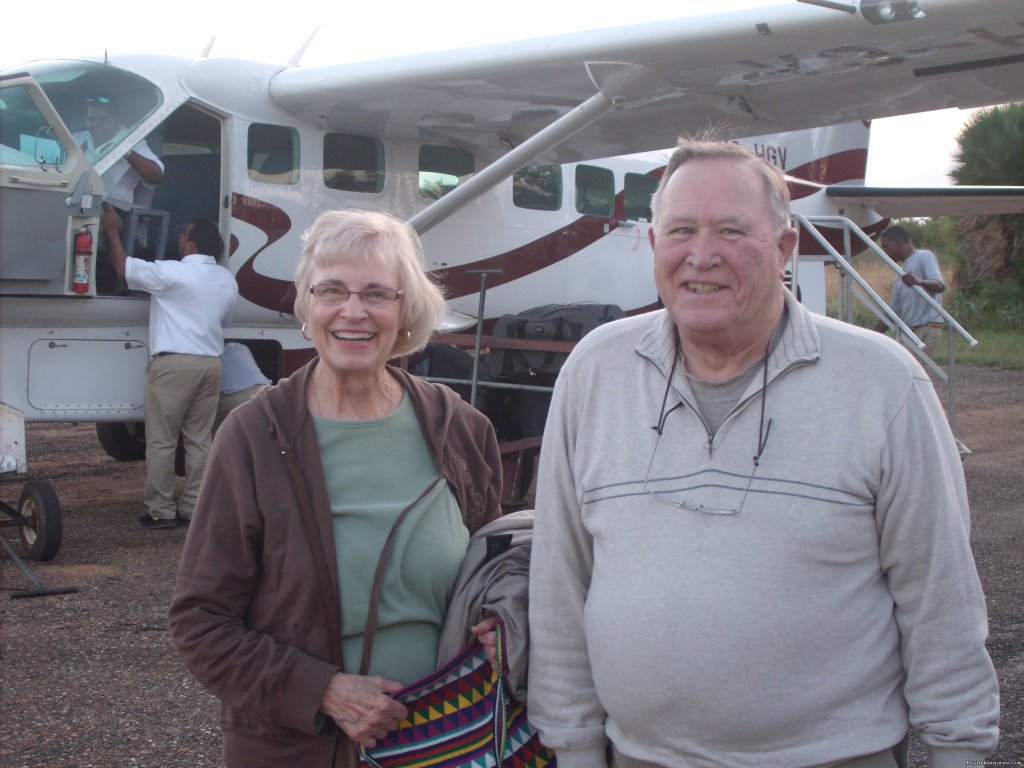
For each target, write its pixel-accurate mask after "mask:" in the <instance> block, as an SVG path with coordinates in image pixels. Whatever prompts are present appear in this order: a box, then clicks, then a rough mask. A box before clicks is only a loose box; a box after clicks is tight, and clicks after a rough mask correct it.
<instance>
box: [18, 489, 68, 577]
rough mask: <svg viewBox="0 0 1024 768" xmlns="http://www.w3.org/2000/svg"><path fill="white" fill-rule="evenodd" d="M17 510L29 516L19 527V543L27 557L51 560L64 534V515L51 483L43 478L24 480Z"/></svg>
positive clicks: (29, 558) (24, 515)
mask: <svg viewBox="0 0 1024 768" xmlns="http://www.w3.org/2000/svg"><path fill="white" fill-rule="evenodd" d="M18 512H19V514H21V515H22V516H23V517H26V518H28V522H27V523H26V524H25V525H22V526H20V527H19V530H20V531H21V543H22V545H23V546H24V548H25V557H26V558H27V559H28V560H51V559H52V558H53V557H54V556H55V555H56V554H57V551H58V550H59V549H60V541H61V538H62V537H63V536H64V518H63V516H62V513H61V509H60V500H59V499H58V498H57V494H56V493H55V492H54V490H53V486H51V485H50V484H49V483H47V482H46V481H45V480H33V481H31V482H28V483H25V487H24V488H22V490H21V499H19V501H18Z"/></svg>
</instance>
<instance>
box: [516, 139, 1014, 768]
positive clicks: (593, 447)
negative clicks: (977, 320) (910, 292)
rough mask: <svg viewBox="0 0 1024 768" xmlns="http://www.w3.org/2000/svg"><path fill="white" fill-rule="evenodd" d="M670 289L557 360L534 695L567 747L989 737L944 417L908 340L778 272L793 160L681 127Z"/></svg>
mask: <svg viewBox="0 0 1024 768" xmlns="http://www.w3.org/2000/svg"><path fill="white" fill-rule="evenodd" d="M653 204H654V205H653V208H654V224H653V226H652V230H651V233H650V240H651V243H652V246H653V248H654V264H655V278H656V281H657V287H658V292H659V294H660V296H661V299H662V301H663V302H664V304H665V309H663V310H660V311H657V312H652V313H649V314H646V315H642V316H639V317H633V318H628V319H625V320H620V321H617V322H615V323H610V324H608V325H605V326H602V327H601V328H599V329H598V330H596V331H594V332H593V333H591V334H590V335H589V336H587V337H586V338H585V339H584V340H583V341H582V342H581V343H580V344H579V346H578V347H577V348H576V350H575V351H574V352H573V354H572V355H571V356H570V358H569V360H568V362H567V363H566V365H565V367H564V368H563V369H562V372H561V374H560V377H559V380H558V383H557V385H556V388H555V395H554V399H553V403H552V408H551V413H550V415H549V418H548V422H547V428H546V431H545V434H544V447H543V450H542V455H541V462H540V474H539V485H538V491H537V504H536V507H537V510H536V520H535V528H534V542H533V558H532V566H531V579H530V632H531V649H530V664H529V667H530V679H529V697H530V698H529V706H530V719H531V721H532V722H534V724H535V725H536V726H537V727H538V728H539V730H540V734H541V738H542V740H543V741H544V742H545V743H546V744H548V745H549V746H551V747H552V748H553V749H554V750H555V752H556V754H557V757H558V762H559V766H560V768H576V767H577V766H588V767H589V766H595V765H614V766H626V767H628V768H633V767H635V766H644V767H647V766H701V767H702V768H708V767H710V766H723V767H724V766H729V767H730V768H734V767H736V766H751V767H755V766H756V767H761V766H785V768H800V767H803V766H828V767H829V768H834V767H837V766H843V768H853V767H854V766H856V768H869V767H870V768H882V767H885V768H892V767H893V766H896V765H897V764H898V763H897V757H898V756H899V757H902V756H904V755H905V746H904V747H903V748H902V749H901V745H902V744H903V742H904V740H905V737H906V735H907V732H908V729H909V728H910V727H911V726H912V727H914V728H916V729H918V731H919V732H920V736H921V739H922V741H923V742H924V744H925V745H926V747H927V750H928V755H929V759H930V765H931V766H933V767H938V766H942V767H944V768H951V767H952V766H964V765H965V764H966V763H967V761H968V760H972V759H978V758H981V757H982V756H983V755H985V754H986V753H988V752H990V751H991V750H992V749H994V748H995V745H996V740H997V737H998V728H997V722H998V708H999V704H998V691H997V685H996V679H995V673H994V670H993V667H992V663H991V660H990V659H989V657H988V655H987V653H986V650H985V638H986V634H987V620H986V614H985V602H984V597H983V595H982V592H981V586H980V584H979V580H978V576H977V572H976V570H975V566H974V561H973V558H972V555H971V549H970V544H969V542H968V527H969V520H968V506H967V496H966V491H965V486H964V478H963V472H962V469H961V465H960V461H959V458H958V456H957V450H956V446H955V444H954V442H953V436H952V435H951V434H950V432H949V428H948V426H947V424H946V419H945V417H944V415H943V413H942V409H941V407H940V405H939V402H938V400H937V398H936V396H935V392H934V390H933V388H932V385H931V382H930V381H929V379H928V377H927V375H925V373H924V371H923V370H922V369H921V367H920V366H919V365H918V364H917V362H916V361H915V360H914V359H913V358H912V356H911V355H910V354H909V353H908V352H907V351H906V350H904V349H903V348H902V347H900V345H898V344H896V343H894V342H893V341H891V340H889V339H885V338H883V337H881V336H879V335H878V334H875V333H872V332H870V331H867V330H862V329H858V328H855V327H853V326H850V325H846V324H842V323H839V322H837V321H833V320H830V319H828V318H825V317H821V316H818V315H814V314H811V313H810V312H808V311H807V310H806V309H804V308H803V307H802V306H801V305H800V304H799V303H798V302H797V301H796V300H795V299H794V297H793V296H792V294H790V293H789V292H788V291H787V290H785V288H784V287H783V282H782V278H783V274H784V268H785V265H786V263H787V261H788V260H789V259H790V256H791V255H792V253H793V249H794V247H795V245H796V241H797V234H796V232H795V231H794V230H793V229H792V228H791V227H790V225H789V195H788V191H787V188H786V184H785V182H784V180H783V178H782V176H781V175H780V174H779V173H778V172H777V171H776V170H774V169H773V168H772V167H771V166H769V165H767V164H766V163H764V162H762V161H761V160H759V159H758V158H756V157H754V156H753V155H751V154H750V153H749V152H747V151H746V150H744V149H743V148H741V147H740V146H739V145H735V144H717V143H683V144H681V145H680V146H679V148H677V150H676V152H675V154H674V155H673V156H672V159H671V160H670V162H669V164H668V167H667V168H666V170H665V173H664V176H663V178H662V180H661V184H660V186H659V189H658V191H657V192H656V194H655V196H654V201H653Z"/></svg>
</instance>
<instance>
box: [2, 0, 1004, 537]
mask: <svg viewBox="0 0 1024 768" xmlns="http://www.w3.org/2000/svg"><path fill="white" fill-rule="evenodd" d="M300 58H301V51H300V52H299V53H297V54H296V56H295V57H293V59H292V60H291V61H290V62H288V64H286V65H283V66H282V65H274V64H263V63H255V62H250V61H240V60H234V59H216V58H202V59H199V60H186V59H180V58H174V57H167V56H152V55H138V56H124V57H120V56H119V57H111V58H109V59H108V58H107V57H103V58H98V59H97V58H75V59H64V60H45V61H35V62H31V63H28V64H25V65H23V66H18V67H14V68H10V69H8V70H6V71H4V72H2V73H0V221H2V227H0V254H2V255H0V297H2V300H0V349H2V354H3V364H2V366H0V401H2V403H3V404H4V409H5V413H6V414H10V419H11V420H12V421H13V422H14V423H15V425H16V427H20V429H21V430H22V434H23V430H24V422H25V421H30V422H31V421H69V422H96V423H97V425H98V431H99V435H100V438H101V442H102V443H103V445H104V447H105V448H106V449H107V450H108V452H110V453H111V454H112V455H115V456H116V457H119V458H138V457H141V455H142V454H141V447H142V445H143V443H142V442H141V441H140V440H139V435H138V433H137V431H135V430H134V429H133V428H130V427H126V426H125V425H133V424H138V423H140V422H141V421H142V418H143V405H142V402H143V398H142V395H143V387H144V379H145V376H144V370H145V367H146V364H147V362H148V359H149V350H148V334H147V318H148V298H147V297H146V296H145V295H144V294H132V293H129V292H127V291H126V290H125V289H124V286H123V285H119V284H118V282H117V281H116V280H115V279H114V276H113V274H112V272H111V271H110V270H109V264H108V263H107V261H106V259H105V258H103V257H100V258H98V253H97V245H98V243H97V241H98V237H97V232H98V226H97V223H98V218H99V215H100V213H101V203H102V201H103V196H104V193H105V191H106V190H105V189H104V186H103V182H102V179H101V174H102V173H103V172H104V171H106V170H108V169H109V168H110V167H111V166H112V165H114V164H115V163H116V162H118V161H119V160H121V159H122V158H123V157H124V155H125V154H126V153H127V152H128V151H129V150H130V149H131V147H132V146H134V145H135V144H136V143H137V142H138V141H139V140H141V139H143V138H145V137H148V140H149V142H150V144H151V145H152V146H153V148H154V149H155V150H156V151H157V152H158V153H159V155H160V156H161V158H162V160H163V162H164V164H165V178H164V181H163V183H162V184H160V185H159V186H158V187H156V189H155V191H154V194H153V199H152V200H151V201H146V202H145V203H144V204H141V205H140V204H139V202H140V201H139V200H136V205H135V206H134V208H133V210H132V213H133V215H132V217H131V226H130V227H129V228H128V229H129V231H128V235H127V237H126V240H127V243H128V245H129V247H130V248H138V252H137V254H136V255H140V256H143V257H146V258H163V257H165V256H168V257H172V256H173V255H174V254H173V250H174V238H173V237H168V232H169V231H170V232H173V231H174V228H176V227H179V226H182V225H184V224H186V223H187V222H188V221H190V220H191V219H192V218H194V217H196V216H202V217H206V218H209V219H211V220H213V221H215V222H217V223H218V224H219V227H220V230H221V232H222V234H223V235H224V238H225V241H227V242H228V243H229V249H228V250H229V253H227V254H225V255H224V257H223V263H224V264H225V265H226V266H228V267H229V268H230V269H231V270H232V272H233V273H234V274H235V276H236V278H237V280H238V285H239V290H240V302H239V307H238V310H237V311H236V313H235V316H234V319H233V322H232V325H231V327H230V328H228V329H227V332H226V336H227V337H228V338H231V339H235V340H240V341H244V342H245V343H247V344H248V345H249V346H250V347H251V348H252V349H253V350H254V353H255V355H256V357H257V360H258V361H259V362H260V364H261V366H262V367H263V368H264V369H265V371H266V372H267V373H268V374H269V375H271V376H272V377H273V378H277V377H278V376H281V375H285V374H287V373H289V372H291V371H292V370H294V369H295V368H297V367H298V366H299V365H301V364H302V363H304V362H305V361H306V360H307V359H309V357H310V356H311V355H312V354H313V351H312V349H311V348H310V346H309V344H308V342H306V341H305V340H304V339H303V338H302V337H301V335H300V334H299V330H298V324H297V323H296V321H295V319H294V317H293V316H292V315H291V311H292V300H293V297H294V292H293V288H292V282H291V280H292V275H293V271H294V267H295V264H296V261H297V258H298V254H299V251H300V247H301V241H300V236H301V234H302V232H303V231H305V229H306V228H307V227H308V226H309V225H310V224H311V223H312V221H313V219H314V218H315V217H316V215H317V214H318V213H320V212H321V211H323V210H325V209H331V208H342V207H357V208H366V209H380V210H387V211H391V212H393V213H395V214H397V215H399V216H403V217H405V218H407V219H409V221H410V222H411V223H412V224H413V226H415V227H416V229H417V230H418V231H419V232H420V233H421V235H422V237H423V241H424V246H425V251H426V255H427V262H428V267H429V268H430V269H431V270H433V271H435V272H436V273H438V274H439V275H440V276H441V277H442V280H443V283H444V285H445V287H446V289H447V293H448V298H449V313H448V317H447V319H446V322H445V325H444V327H443V328H442V329H440V330H441V331H442V332H451V331H456V330H461V329H465V328H468V327H471V326H473V325H475V324H476V323H477V320H478V319H480V320H483V321H484V322H483V323H481V324H480V326H479V327H481V328H486V329H487V330H488V331H489V330H490V329H491V328H492V326H493V321H494V320H495V319H496V318H499V317H500V316H502V315H505V314H510V313H513V314H514V313H518V312H521V311H522V310H524V309H527V308H529V307H534V306H537V305H542V304H552V303H554V304H570V303H577V302H595V303H598V304H614V305H617V306H618V307H621V308H622V309H623V310H624V311H625V312H627V313H636V312H642V311H645V310H647V309H650V308H652V307H654V306H656V302H657V296H656V294H655V290H654V283H653V278H652V263H651V254H650V252H649V248H648V246H647V243H646V240H647V227H648V226H649V221H650V212H649V205H648V203H649V196H650V193H651V191H652V189H653V187H654V185H655V184H656V180H657V176H658V173H659V169H660V168H661V167H662V166H663V165H664V158H665V155H664V153H663V152H661V153H659V152H658V151H659V150H661V149H662V148H664V147H668V146H671V145H673V144H674V143H675V139H676V137H677V135H679V134H680V133H694V132H701V131H705V130H707V129H714V130H715V131H716V132H717V135H718V136H720V137H725V138H732V139H736V140H739V141H741V142H743V143H745V144H748V145H749V146H751V147H753V148H754V149H755V150H756V151H758V152H759V153H761V154H763V155H764V156H765V157H766V158H767V159H768V160H769V161H771V162H773V163H775V164H777V165H778V166H779V167H780V168H781V169H782V170H783V171H784V172H785V173H787V174H788V175H789V176H790V177H791V180H792V188H793V193H794V199H795V209H796V210H797V211H802V212H805V213H809V214H816V213H836V212H838V211H842V212H843V214H844V215H846V216H848V217H850V218H852V219H853V220H854V221H855V222H856V223H858V224H859V225H862V226H864V227H868V228H869V231H871V230H870V228H871V227H872V226H874V227H876V228H877V226H878V225H879V223H880V222H881V221H882V216H886V215H892V214H893V213H899V214H900V215H906V214H907V212H908V211H911V210H912V209H910V208H908V207H907V204H908V203H909V202H910V198H908V197H906V195H907V192H906V190H904V191H900V190H883V189H877V188H876V189H871V190H865V189H863V178H864V169H865V165H866V161H867V141H868V135H869V129H868V123H867V121H870V119H872V118H877V117H883V116H890V115H896V114H902V113H911V112H919V111H925V110H931V109H938V108H944V107H953V106H959V107H977V106H984V105H990V104H998V103H1005V102H1007V101H1012V100H1017V99H1021V98H1024V4H1022V3H1021V2H1020V0H780V2H779V3H778V4H777V5H774V6H772V7H767V8H759V9H752V10H748V11H742V12H732V13H723V14H707V15H691V16H688V17H686V18H681V19H678V20H674V21H668V22H657V23H652V24H644V25H639V26H632V27H622V28H618V29H608V30H599V31H591V32H580V33H575V34H571V35H562V36H557V37H552V38H544V39H534V40H527V41H523V42H517V43H509V44H504V45H494V46H488V47H486V48H480V49H468V50H459V51H448V52H441V53H432V54H423V55H417V56H411V57H405V58H399V59H389V60H381V61H371V62H365V63H359V64H345V65H338V66H328V67H315V68H303V67H301V66H299V60H300ZM87 95H92V96H94V97H100V96H105V97H107V98H110V99H112V100H113V102H114V103H116V105H117V108H118V109H119V110H120V119H121V121H122V124H123V126H124V130H123V131H122V132H121V133H120V134H119V136H118V140H117V141H115V142H113V143H112V144H111V146H110V147H109V150H108V151H107V153H106V154H105V155H103V156H102V157H101V158H99V159H98V160H96V162H95V163H94V164H92V163H89V162H88V161H87V160H86V157H85V154H84V152H83V150H82V149H81V148H80V147H79V145H78V143H77V142H76V139H75V134H76V133H77V132H79V131H81V130H83V129H84V127H85V114H86V100H85V97H86V96H87ZM821 126H829V127H821ZM635 153H647V154H644V155H641V156H638V155H636V154H635ZM651 153H653V154H651ZM609 158H610V159H609ZM917 192H920V191H917ZM1007 192H1009V193H1010V194H1009V195H1008V194H1007ZM1014 193H1016V194H1015V196H1014ZM943 194H944V195H945V196H944V198H943V199H946V200H949V199H951V198H950V197H949V194H948V193H943ZM954 194H955V195H958V197H956V198H955V200H956V203H955V205H956V208H955V210H956V212H958V213H964V212H967V211H968V210H972V208H971V206H974V205H977V206H979V207H978V210H989V211H994V210H1006V211H1020V210H1024V205H1022V201H1021V196H1020V190H1019V189H1017V190H995V191H994V192H993V191H992V190H981V189H959V190H957V191H956V192H955V193H954ZM993 194H995V195H996V196H997V197H992V195H993ZM919 198H920V195H919V194H915V197H914V199H919ZM994 201H995V202H994ZM900 203H902V204H903V207H902V208H899V207H898V205H899V204H900ZM928 210H930V211H932V212H933V213H934V212H942V211H941V210H939V209H937V208H936V207H935V204H933V206H932V207H931V208H930V209H928ZM83 233H86V234H83ZM139 243H145V247H141V246H139V245H138V244H139ZM807 252H810V253H813V249H811V250H810V251H807ZM802 253H804V251H802ZM823 269H824V267H823V266H822V263H821V260H820V259H819V260H818V262H817V266H815V264H814V262H813V261H812V262H811V263H809V264H804V265H802V266H800V269H799V285H800V288H801V291H802V293H803V296H804V300H805V301H807V302H808V303H809V304H811V305H812V306H813V307H815V308H818V309H819V310H821V311H823V310H824V293H823V284H824V280H823V277H822V274H823ZM482 273H483V275H486V277H484V276H483V275H482ZM485 280H486V284H485V283H484V281H485ZM483 288H486V291H484V290H482V289H483ZM482 294H484V295H485V297H486V302H485V303H484V302H482V301H481V295H482ZM6 418H7V417H6V416H5V419H6ZM15 431H16V430H15ZM13 442H17V440H16V439H15V440H14V441H13ZM21 444H22V455H21V456H17V457H15V459H16V460H12V461H8V464H13V466H7V467H4V469H5V470H6V471H10V469H12V468H14V469H21V470H22V471H24V467H23V466H21V465H23V464H24V456H23V445H24V439H23V438H22V439H21ZM14 452H15V453H16V452H17V451H16V450H15V451H14ZM4 453H8V451H7V448H6V447H5V448H4ZM8 458H9V459H10V456H8ZM34 492H35V496H36V498H35V507H36V508H40V507H45V506H46V502H47V501H48V499H47V498H43V496H44V495H45V494H42V493H41V492H39V490H38V488H35V489H34ZM29 496H30V497H32V493H29ZM23 497H24V494H23ZM29 501H30V502H32V498H30V499H29ZM38 549H39V548H38V547H37V550H38ZM37 554H38V552H37Z"/></svg>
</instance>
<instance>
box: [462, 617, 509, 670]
mask: <svg viewBox="0 0 1024 768" xmlns="http://www.w3.org/2000/svg"><path fill="white" fill-rule="evenodd" d="M497 624H498V617H497V616H496V615H493V614H492V615H490V616H485V617H484V618H483V620H482V621H480V622H479V623H477V624H474V625H473V626H472V627H470V628H469V631H470V632H472V633H473V634H474V635H476V638H477V640H479V641H480V644H481V645H482V646H483V647H484V652H485V653H486V654H487V660H488V661H489V662H491V667H492V668H494V667H497V666H498V660H497V650H496V646H497V644H498V636H497V635H496V634H495V632H494V628H495V627H496V626H497ZM498 672H499V674H505V670H503V669H499V670H498Z"/></svg>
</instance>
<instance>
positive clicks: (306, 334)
mask: <svg viewBox="0 0 1024 768" xmlns="http://www.w3.org/2000/svg"><path fill="white" fill-rule="evenodd" d="M299 332H300V333H301V334H302V338H304V339H305V340H306V341H312V340H313V337H312V336H310V335H309V323H303V324H302V330H301V331H299Z"/></svg>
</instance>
